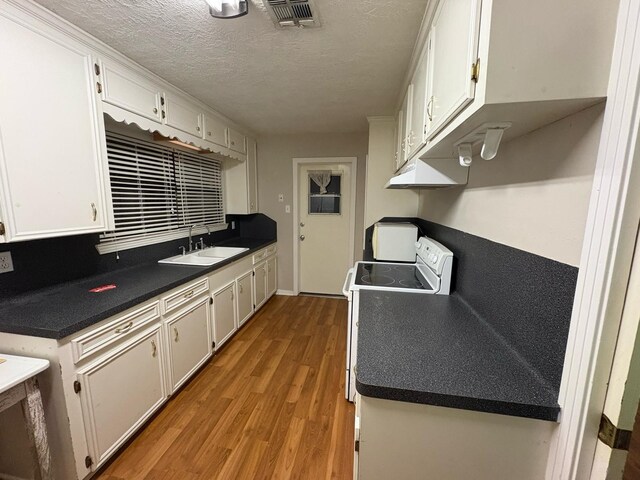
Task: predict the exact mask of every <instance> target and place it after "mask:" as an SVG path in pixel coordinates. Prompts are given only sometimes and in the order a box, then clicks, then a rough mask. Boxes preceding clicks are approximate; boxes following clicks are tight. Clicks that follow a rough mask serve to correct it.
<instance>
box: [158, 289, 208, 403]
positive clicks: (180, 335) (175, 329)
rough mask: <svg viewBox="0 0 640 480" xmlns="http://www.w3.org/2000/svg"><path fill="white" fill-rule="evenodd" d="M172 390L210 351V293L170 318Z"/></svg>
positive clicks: (195, 368) (168, 330)
mask: <svg viewBox="0 0 640 480" xmlns="http://www.w3.org/2000/svg"><path fill="white" fill-rule="evenodd" d="M167 334H168V335H167V339H168V343H169V363H170V367H171V369H170V371H171V385H172V391H175V389H176V388H178V387H179V386H180V385H182V384H183V383H184V382H185V381H186V380H187V379H188V378H189V377H190V376H191V375H192V374H193V373H194V372H195V371H196V370H197V369H198V367H200V365H202V363H203V362H204V361H205V360H206V359H207V358H209V356H210V355H211V351H212V349H211V320H210V318H209V297H208V296H207V297H204V298H202V299H200V300H197V301H196V302H194V304H193V305H191V306H190V307H188V308H187V309H186V310H183V311H181V312H180V313H178V314H177V315H176V316H175V317H174V318H172V319H171V320H169V321H168V322H167Z"/></svg>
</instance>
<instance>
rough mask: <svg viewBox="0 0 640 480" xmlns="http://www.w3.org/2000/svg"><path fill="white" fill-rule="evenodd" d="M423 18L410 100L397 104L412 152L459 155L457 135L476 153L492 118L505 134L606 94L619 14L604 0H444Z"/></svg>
mask: <svg viewBox="0 0 640 480" xmlns="http://www.w3.org/2000/svg"><path fill="white" fill-rule="evenodd" d="M424 19H425V20H424V23H423V25H422V27H421V31H420V38H423V39H424V41H422V43H421V44H417V45H416V48H417V49H419V51H420V55H419V56H418V58H417V60H416V62H415V63H416V66H415V70H413V71H412V75H411V83H410V85H409V88H410V89H411V88H413V92H412V97H413V98H412V99H411V100H410V101H409V104H410V107H411V110H410V111H407V103H406V101H405V103H404V105H403V106H402V107H401V109H400V111H402V112H403V114H404V115H405V116H408V117H409V118H410V121H409V122H408V123H409V128H408V129H407V132H406V133H405V135H402V136H401V138H402V139H403V140H405V152H408V154H409V157H410V158H411V159H412V160H415V159H417V158H421V159H425V160H426V159H443V158H454V159H456V160H458V156H459V151H458V145H460V144H465V147H468V146H471V148H472V149H473V153H474V154H477V153H479V151H480V147H481V145H482V144H483V142H484V138H485V133H486V132H487V129H489V128H499V129H503V136H502V142H503V143H504V142H506V141H509V140H510V139H512V138H516V137H518V136H521V135H524V134H526V133H528V132H531V131H532V130H535V129H537V128H540V127H542V126H544V125H548V124H550V123H552V122H554V121H557V120H559V119H561V118H564V117H566V116H567V115H571V114H572V113H576V112H578V111H580V110H583V109H585V108H587V107H589V106H591V105H594V104H596V103H598V102H600V101H602V100H603V99H604V98H605V97H606V91H607V82H608V72H609V67H610V62H611V51H612V48H613V40H614V36H615V23H616V9H615V8H611V5H610V4H608V3H607V2H598V1H595V0H589V1H585V2H581V3H580V8H576V6H575V2H569V1H561V2H558V1H557V0H539V1H536V2H531V1H528V0H509V1H498V0H438V1H434V2H429V4H428V6H427V11H426V12H425V16H424ZM517 19H526V21H517ZM425 74H426V76H425ZM424 82H426V90H424V89H423V85H425V83H424ZM424 91H426V96H425V98H424V99H423V97H422V94H423V92H424ZM424 100H426V102H425V101H424ZM423 108H424V109H425V110H424V112H423ZM421 124H422V125H423V132H424V127H426V138H424V137H422V138H421V136H420V128H419V127H420V125H421ZM403 128H404V127H403ZM412 133H413V135H412ZM407 146H409V148H407ZM400 163H403V162H402V161H401V162H400Z"/></svg>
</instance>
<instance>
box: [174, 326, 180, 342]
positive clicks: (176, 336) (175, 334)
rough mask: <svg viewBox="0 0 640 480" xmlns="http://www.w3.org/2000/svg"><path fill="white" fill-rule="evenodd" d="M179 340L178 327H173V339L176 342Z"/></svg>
mask: <svg viewBox="0 0 640 480" xmlns="http://www.w3.org/2000/svg"><path fill="white" fill-rule="evenodd" d="M178 338H179V334H178V327H173V339H174V340H175V341H176V342H177V341H178Z"/></svg>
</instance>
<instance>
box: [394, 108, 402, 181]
mask: <svg viewBox="0 0 640 480" xmlns="http://www.w3.org/2000/svg"><path fill="white" fill-rule="evenodd" d="M403 123H404V111H403V110H400V111H399V112H398V115H397V117H396V136H395V145H396V153H395V155H394V159H393V169H394V171H396V170H398V169H399V168H400V166H401V165H402V158H403V157H404V152H403V148H404V141H403V139H402V125H403Z"/></svg>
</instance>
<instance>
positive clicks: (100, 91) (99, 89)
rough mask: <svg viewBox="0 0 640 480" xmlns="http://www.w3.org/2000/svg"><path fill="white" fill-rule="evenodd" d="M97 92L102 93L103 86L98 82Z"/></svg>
mask: <svg viewBox="0 0 640 480" xmlns="http://www.w3.org/2000/svg"><path fill="white" fill-rule="evenodd" d="M96 90H98V93H102V84H101V83H100V82H96Z"/></svg>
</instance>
